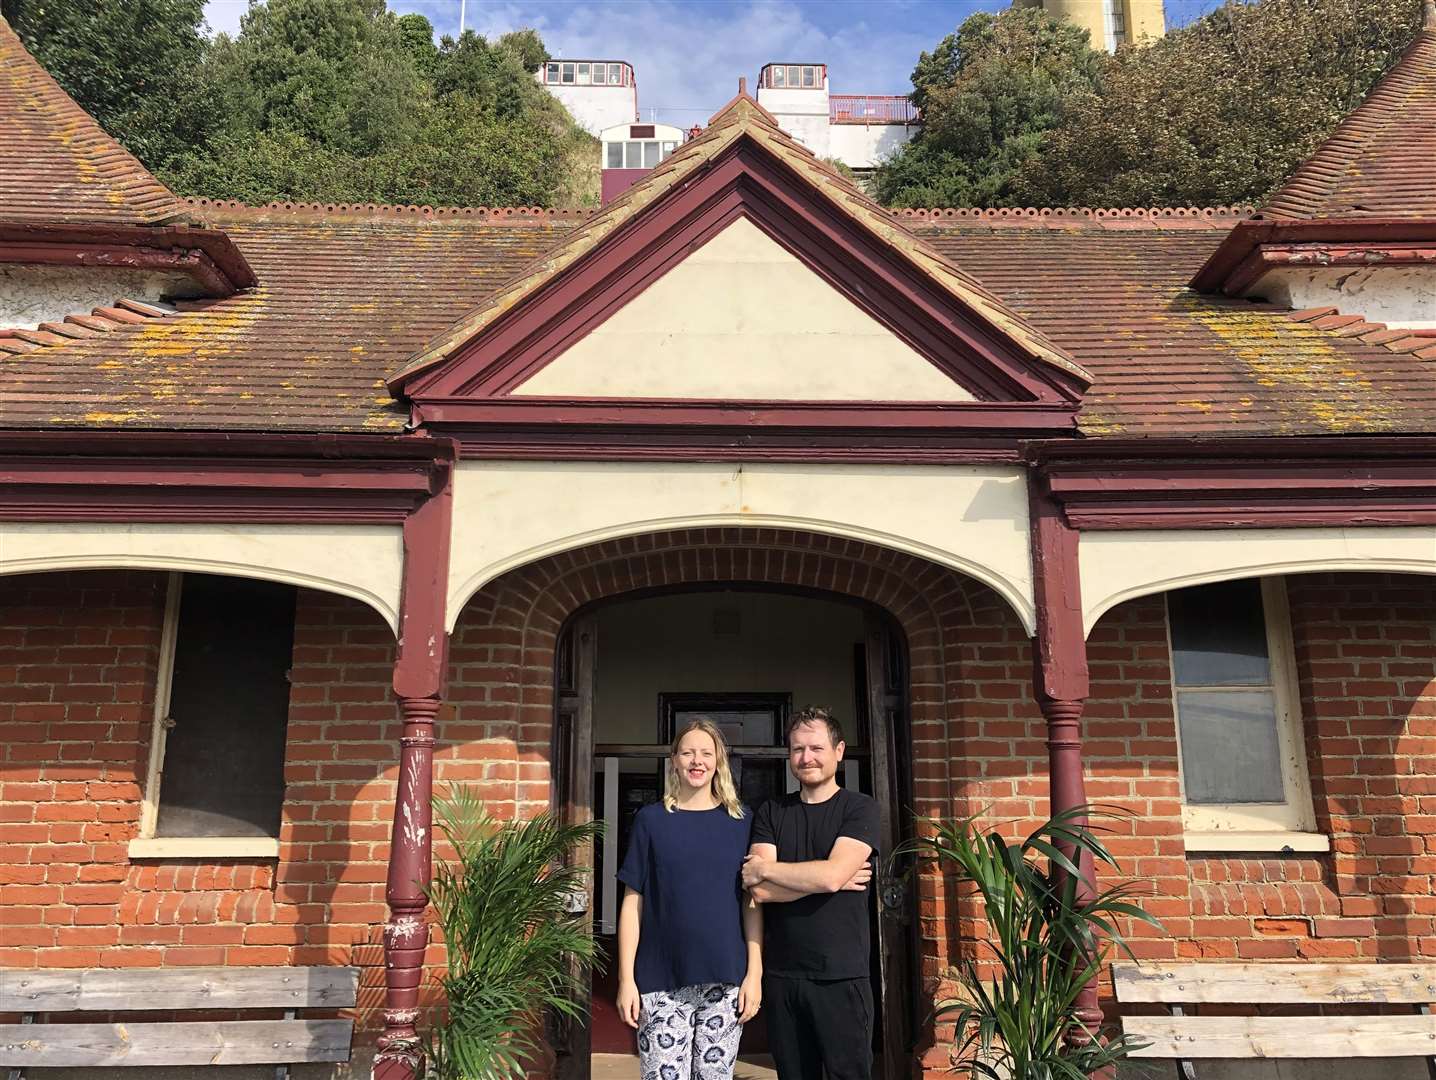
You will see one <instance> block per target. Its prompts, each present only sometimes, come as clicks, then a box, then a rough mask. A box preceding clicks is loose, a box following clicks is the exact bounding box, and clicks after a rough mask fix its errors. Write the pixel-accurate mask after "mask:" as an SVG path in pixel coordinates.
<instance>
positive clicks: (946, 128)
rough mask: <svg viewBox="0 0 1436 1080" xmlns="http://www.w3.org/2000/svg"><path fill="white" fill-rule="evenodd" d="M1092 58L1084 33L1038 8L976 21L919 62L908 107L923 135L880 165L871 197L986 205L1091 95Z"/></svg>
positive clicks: (1002, 195)
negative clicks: (915, 110) (1085, 94)
mask: <svg viewBox="0 0 1436 1080" xmlns="http://www.w3.org/2000/svg"><path fill="white" fill-rule="evenodd" d="M1098 64H1099V54H1098V53H1095V52H1094V51H1093V50H1092V49H1091V47H1090V46H1089V44H1088V41H1087V33H1086V31H1085V30H1081V29H1079V28H1077V27H1074V26H1071V25H1068V24H1066V23H1062V22H1057V21H1055V20H1053V19H1052V17H1051V16H1049V15H1047V14H1046V13H1045V12H1043V11H1042V10H1041V9H1040V8H1017V7H1012V8H1008V9H1007V10H1005V11H1002V12H1000V13H999V14H996V15H993V14H989V13H987V12H979V13H978V14H976V15H972V16H970V17H969V18H968V19H967V20H966V21H964V22H963V24H962V26H961V27H960V28H959V29H958V31H957V33H955V34H950V35H948V36H947V37H946V38H944V39H943V40H942V42H941V43H940V44H939V45H938V46H937V48H936V49H935V50H934V51H933V52H932V53H923V54H922V56H921V58H920V59H919V60H918V64H917V67H916V68H915V69H914V70H913V73H912V82H913V93H912V100H913V102H914V104H916V105H917V106H918V107H919V108H921V109H922V112H923V128H922V131H921V133H920V134H919V135H918V136H917V138H915V139H914V140H913V141H912V142H910V143H908V144H907V145H906V146H904V147H903V148H902V149H901V150H899V151H898V152H897V153H896V154H895V155H894V156H893V157H892V158H891V159H890V160H889V161H887V162H886V163H884V164H883V165H882V166H880V167H879V168H878V170H877V172H876V174H875V177H874V180H875V184H876V190H877V194H878V198H879V199H881V200H882V201H883V202H885V203H887V204H889V205H893V206H986V205H999V204H1002V203H1004V202H1006V201H1008V200H1009V199H1010V192H1011V188H1012V183H1013V181H1014V179H1015V177H1016V175H1017V173H1018V171H1019V170H1020V169H1021V168H1022V167H1023V165H1024V164H1026V163H1027V161H1028V160H1029V159H1030V158H1031V157H1032V156H1033V155H1035V154H1036V153H1037V152H1038V151H1039V150H1040V149H1041V145H1042V139H1043V136H1044V135H1045V134H1046V133H1047V132H1048V131H1050V130H1051V129H1052V128H1053V127H1055V126H1056V125H1057V123H1058V120H1059V117H1060V110H1061V107H1062V105H1063V103H1064V102H1065V101H1066V100H1067V99H1069V98H1070V97H1072V96H1073V95H1074V94H1076V93H1079V92H1081V91H1084V90H1089V89H1090V88H1091V87H1092V86H1093V84H1094V80H1095V76H1096V71H1097V68H1098Z"/></svg>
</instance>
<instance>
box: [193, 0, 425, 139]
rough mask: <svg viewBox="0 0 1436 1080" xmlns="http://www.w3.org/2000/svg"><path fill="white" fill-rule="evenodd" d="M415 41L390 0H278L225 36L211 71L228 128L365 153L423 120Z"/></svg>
mask: <svg viewBox="0 0 1436 1080" xmlns="http://www.w3.org/2000/svg"><path fill="white" fill-rule="evenodd" d="M411 47H412V46H411V44H410V42H409V41H408V40H407V39H406V36H405V34H404V32H403V30H402V28H401V26H400V24H399V20H398V19H397V18H395V17H394V16H393V15H390V14H389V13H388V12H387V11H385V8H384V0H269V2H268V3H264V4H256V5H254V6H253V7H251V8H250V9H249V11H247V12H246V13H245V15H244V16H243V18H242V19H241V20H240V31H239V36H238V37H237V38H235V39H234V40H232V41H231V40H228V39H224V40H222V41H220V42H219V43H218V45H217V48H216V54H215V61H214V64H213V65H212V68H211V74H212V76H213V79H214V82H215V85H216V88H217V91H218V93H219V95H220V98H221V99H222V100H223V101H224V102H225V103H226V111H227V117H226V119H227V126H228V128H229V130H231V131H244V130H248V131H250V132H255V133H260V132H265V133H277V132H285V133H290V134H294V135H298V136H300V137H302V138H304V139H306V140H308V141H309V142H311V143H313V144H315V145H316V146H321V147H324V148H325V149H328V150H332V151H336V152H339V153H349V154H355V155H360V156H363V155H368V154H375V153H379V152H381V151H384V150H388V149H393V148H395V147H397V146H399V145H402V144H403V143H405V142H406V141H408V140H410V139H412V138H413V136H414V135H415V134H416V132H417V130H418V127H419V114H420V112H421V111H422V109H423V107H424V105H425V104H426V103H427V97H428V95H429V87H428V86H427V84H426V83H425V81H424V79H423V76H422V75H421V73H420V71H419V69H418V66H417V65H416V64H415V58H414V55H413V53H412V52H411Z"/></svg>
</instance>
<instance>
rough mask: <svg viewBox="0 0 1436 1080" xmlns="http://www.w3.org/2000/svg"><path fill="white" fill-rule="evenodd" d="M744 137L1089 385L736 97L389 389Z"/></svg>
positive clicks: (1052, 348)
mask: <svg viewBox="0 0 1436 1080" xmlns="http://www.w3.org/2000/svg"><path fill="white" fill-rule="evenodd" d="M744 138H747V139H750V140H752V141H753V142H755V143H757V144H758V145H759V146H761V147H762V148H763V149H765V150H766V151H768V152H769V153H770V154H772V155H773V156H774V157H776V158H777V159H778V160H780V161H781V162H783V164H785V165H786V166H788V167H789V168H791V169H793V170H794V171H795V172H797V173H798V174H799V175H800V176H802V177H803V179H804V180H805V181H806V182H807V183H809V184H810V185H811V186H812V187H813V188H814V189H815V190H817V191H818V192H820V193H821V194H822V195H823V197H825V198H826V199H827V200H829V202H830V203H831V204H832V205H833V206H834V207H836V208H837V209H838V210H840V211H841V212H842V213H844V214H845V215H846V216H847V217H848V218H849V219H851V220H852V221H854V222H855V223H857V224H858V225H859V226H861V227H862V228H863V229H865V230H866V231H867V232H869V233H870V234H872V235H873V236H875V237H877V238H878V239H880V240H882V241H883V242H884V243H885V244H887V245H888V246H889V247H891V248H892V249H893V250H894V251H896V252H897V253H899V254H900V255H901V256H903V257H905V258H906V259H907V260H908V262H909V263H910V264H911V265H913V266H915V267H916V268H917V269H918V270H919V271H921V272H922V273H923V274H924V275H926V276H927V277H928V278H929V280H931V281H932V282H933V283H934V284H935V285H936V286H937V287H938V288H939V289H941V290H942V291H944V292H945V293H947V294H949V295H952V296H955V297H956V298H957V299H959V300H960V301H961V302H962V303H964V304H965V305H967V306H968V307H970V308H971V309H973V310H974V311H975V312H976V313H977V314H978V315H979V316H980V317H982V318H983V319H985V320H986V321H987V322H988V323H989V324H990V325H991V326H993V327H994V328H996V329H997V330H998V331H999V332H1000V333H1002V334H1004V335H1005V336H1006V337H1008V338H1009V339H1010V340H1011V341H1013V342H1014V343H1015V344H1016V345H1017V346H1018V347H1019V348H1021V349H1022V350H1023V351H1024V352H1026V353H1028V354H1029V355H1031V356H1032V357H1033V358H1035V359H1037V360H1039V361H1041V362H1043V363H1046V364H1049V365H1051V366H1053V367H1055V368H1058V369H1060V370H1062V371H1064V372H1067V373H1069V374H1072V375H1075V376H1077V377H1078V378H1081V379H1084V380H1087V381H1090V378H1091V377H1090V376H1089V375H1088V374H1087V372H1085V371H1084V370H1083V369H1082V368H1081V366H1080V365H1078V364H1077V363H1076V362H1075V361H1074V360H1073V359H1072V358H1071V357H1070V356H1069V355H1067V353H1065V352H1064V351H1063V350H1062V349H1060V348H1059V347H1058V346H1056V345H1055V344H1053V343H1052V341H1051V340H1050V339H1048V338H1047V337H1046V336H1045V335H1043V334H1042V333H1041V332H1040V331H1038V330H1036V329H1035V328H1034V327H1032V326H1031V325H1029V324H1028V323H1026V322H1025V321H1024V320H1023V319H1021V318H1020V317H1019V316H1018V315H1017V314H1016V313H1014V312H1013V311H1012V310H1011V309H1010V308H1008V307H1007V306H1006V305H1004V304H1003V303H1002V301H1001V300H999V299H998V298H997V297H996V296H995V295H994V294H992V293H991V292H989V291H988V290H987V289H985V288H984V287H983V286H982V285H981V284H980V283H979V282H977V281H976V280H975V279H974V278H972V277H971V276H970V275H968V274H966V273H964V272H963V271H962V270H961V269H960V268H959V267H957V266H955V265H953V264H952V263H950V262H948V261H947V260H946V259H944V258H943V257H942V256H941V255H939V254H938V253H937V252H936V251H935V250H933V249H932V248H931V247H929V246H928V245H927V244H926V243H924V242H923V241H922V240H921V239H919V238H918V237H917V236H915V235H914V234H913V233H911V232H909V231H908V230H907V229H906V228H904V227H902V226H901V225H900V224H898V223H897V221H896V220H895V219H894V218H893V217H892V216H891V214H889V212H888V211H886V210H884V209H883V208H882V207H880V206H879V205H878V204H877V203H875V202H873V201H872V200H871V199H870V198H868V197H867V196H866V195H864V194H863V193H862V192H861V191H859V190H858V189H857V188H856V187H854V186H853V185H852V184H851V183H849V182H848V181H847V180H846V179H845V178H844V177H843V176H842V175H840V174H839V173H838V172H837V171H836V170H834V169H833V168H832V167H831V166H828V165H826V164H824V163H823V162H822V161H820V160H818V158H817V157H815V156H814V155H813V153H812V152H811V151H810V150H808V149H807V148H806V147H804V146H802V145H801V144H800V143H798V142H797V141H796V140H794V139H792V138H791V137H790V136H788V135H787V134H785V133H784V132H783V131H782V130H781V129H779V128H778V127H777V125H776V124H775V123H774V122H773V120H772V117H771V116H770V115H769V114H768V113H767V112H766V111H765V110H764V109H763V108H762V107H761V106H760V105H758V103H757V102H755V101H754V100H753V99H752V98H749V97H747V96H745V95H740V96H739V97H738V98H736V99H735V100H734V101H733V102H732V103H731V104H730V105H728V106H727V107H726V108H725V109H723V110H722V111H721V112H720V113H719V114H718V115H717V116H715V117H714V118H713V120H712V122H711V123H710V124H709V126H708V127H707V128H706V129H704V131H703V133H702V134H701V135H699V136H697V137H695V138H693V139H691V140H690V141H688V142H687V143H684V144H683V145H682V146H680V147H679V148H678V149H677V150H675V151H674V152H673V154H671V155H670V156H669V157H668V158H667V159H666V160H665V161H664V162H663V163H662V164H660V165H659V166H658V167H657V168H655V169H653V170H652V171H651V172H649V173H647V174H646V175H645V176H644V177H643V178H642V179H641V180H639V181H638V183H636V184H634V185H633V186H632V187H630V188H629V189H628V190H627V191H626V192H624V193H623V194H622V195H621V196H619V197H618V198H617V199H615V200H614V201H613V202H611V203H609V204H608V205H607V206H606V207H604V208H603V210H602V211H601V212H599V213H598V214H597V215H596V216H594V217H593V218H591V219H589V221H587V222H586V223H584V224H583V225H581V226H579V227H578V228H576V229H574V230H573V231H572V232H570V233H569V234H568V235H567V236H566V237H564V239H562V240H561V241H560V242H559V243H558V244H557V245H555V246H554V247H553V248H551V249H550V250H549V251H547V252H545V253H544V254H543V255H542V256H540V257H539V258H538V259H537V260H535V261H534V262H533V263H532V264H530V265H529V266H528V267H526V268H525V269H524V270H523V271H521V272H520V273H519V274H518V275H516V276H515V277H514V278H513V279H512V280H511V281H510V282H509V283H508V284H507V285H505V286H504V287H503V288H502V289H500V290H499V291H498V292H496V293H494V294H493V295H492V296H490V297H489V298H488V299H487V300H486V301H485V302H484V303H483V304H482V305H480V306H479V307H477V308H475V309H474V310H473V311H472V312H470V313H468V314H467V315H465V316H464V317H463V318H462V319H460V320H459V321H458V322H456V323H455V324H454V325H452V326H451V327H449V328H448V329H447V330H445V331H443V332H442V333H440V334H439V335H437V336H436V337H434V338H433V339H432V340H431V341H429V342H428V343H427V344H426V345H425V346H424V348H423V349H421V350H420V351H419V352H417V353H415V354H414V356H413V357H411V358H410V360H409V362H408V363H407V364H405V365H404V367H403V368H402V370H400V371H399V372H398V373H397V374H396V375H395V376H394V378H393V380H391V385H394V384H398V383H401V382H403V381H404V380H406V379H408V378H411V377H412V376H414V375H416V374H418V373H419V372H422V371H425V370H427V369H429V368H431V367H433V366H435V365H436V364H438V363H440V362H441V361H442V360H443V359H444V358H445V357H447V356H448V355H449V354H450V353H451V352H453V351H454V350H455V349H456V348H458V347H459V346H460V345H462V344H463V343H465V342H466V341H469V340H470V339H472V338H473V337H474V336H475V335H477V334H479V333H481V332H482V331H483V330H485V329H486V328H487V327H489V326H491V325H492V324H493V323H494V322H495V321H497V320H498V319H499V318H500V317H502V316H503V315H504V313H505V312H507V311H510V310H511V309H512V308H513V307H514V306H515V305H517V304H518V303H519V302H520V301H522V300H523V299H525V298H526V297H528V296H529V295H531V294H533V293H534V292H536V291H537V290H538V289H539V288H541V287H542V286H543V285H545V284H546V283H548V282H549V281H551V280H552V279H553V278H555V277H557V276H558V275H559V274H561V273H563V272H564V271H565V270H567V269H568V268H569V267H571V266H573V265H574V264H575V263H576V262H577V261H578V260H579V259H581V258H582V257H583V256H585V255H586V254H588V253H589V252H590V251H592V250H593V249H594V248H596V247H598V246H599V245H600V244H601V243H603V241H604V240H605V238H607V237H608V236H610V235H611V234H613V233H614V232H615V231H616V230H618V229H619V228H621V227H623V226H625V225H627V224H628V223H629V222H631V221H632V220H633V219H635V218H636V217H638V216H639V215H640V214H642V213H643V212H644V211H645V210H646V209H647V208H649V207H650V206H652V205H653V204H655V203H657V202H658V201H659V200H661V199H662V198H663V197H664V196H666V195H667V194H668V193H669V192H671V191H672V190H673V189H674V188H675V187H677V186H678V185H679V184H680V183H683V182H684V181H686V180H688V179H689V178H690V177H692V176H693V175H694V174H695V173H697V172H698V171H700V170H701V169H703V168H704V167H706V166H707V165H708V164H709V163H710V162H711V161H713V160H714V159H715V158H716V157H717V156H718V155H720V154H722V153H723V152H724V151H725V150H727V149H728V148H729V147H731V146H732V145H734V144H735V143H736V142H738V141H739V140H740V139H744Z"/></svg>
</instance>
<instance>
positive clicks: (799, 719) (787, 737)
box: [783, 705, 843, 746]
mask: <svg viewBox="0 0 1436 1080" xmlns="http://www.w3.org/2000/svg"><path fill="white" fill-rule="evenodd" d="M808 724H823V725H825V726H826V727H827V729H828V738H829V739H831V740H832V744H833V745H834V746H837V745H838V743H840V742H842V741H843V725H842V724H840V723H838V720H837V717H835V716H834V715H833V714H832V713H830V712H829V711H828V710H827V709H825V708H823V707H822V706H821V705H809V706H807V707H806V708H803V709H799V710H798V711H797V712H795V713H794V714H793V715H792V717H791V718H790V719H789V720H788V730H787V731H785V732H783V741H784V742H786V743H789V744H791V743H792V741H793V732H794V731H795V730H797V729H798V728H800V727H806V726H807V725H808Z"/></svg>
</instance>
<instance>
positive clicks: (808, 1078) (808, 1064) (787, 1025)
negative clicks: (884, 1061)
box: [763, 975, 873, 1080]
mask: <svg viewBox="0 0 1436 1080" xmlns="http://www.w3.org/2000/svg"><path fill="white" fill-rule="evenodd" d="M763 1011H764V1012H765V1013H767V1014H768V1049H769V1051H770V1052H771V1053H772V1055H773V1064H774V1065H776V1066H777V1069H778V1080H823V1076H824V1073H826V1075H827V1078H828V1080H871V1077H872V1074H873V988H872V983H871V982H869V981H868V979H866V978H862V979H793V978H788V977H786V976H782V975H770V976H766V977H765V978H764V979H763Z"/></svg>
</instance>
